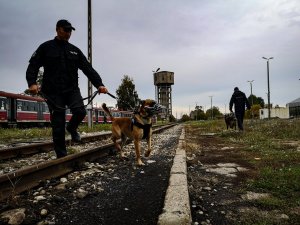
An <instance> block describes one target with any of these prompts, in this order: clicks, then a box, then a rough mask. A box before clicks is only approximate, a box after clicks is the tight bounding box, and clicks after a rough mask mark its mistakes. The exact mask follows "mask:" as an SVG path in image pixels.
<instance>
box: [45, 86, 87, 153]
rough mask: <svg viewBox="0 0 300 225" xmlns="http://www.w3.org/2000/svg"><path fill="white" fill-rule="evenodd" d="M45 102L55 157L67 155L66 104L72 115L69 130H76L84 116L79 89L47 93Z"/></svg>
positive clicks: (84, 111)
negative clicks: (59, 93)
mask: <svg viewBox="0 0 300 225" xmlns="http://www.w3.org/2000/svg"><path fill="white" fill-rule="evenodd" d="M47 98H48V99H47V104H48V107H49V111H50V120H51V126H52V139H53V144H54V150H55V153H56V156H57V158H60V157H63V156H66V155H67V149H66V144H65V141H66V139H65V127H66V106H67V107H69V108H70V110H71V113H72V117H71V119H70V121H69V124H68V128H69V130H74V131H75V130H76V129H77V128H78V126H79V124H80V123H81V121H82V120H83V119H84V117H85V116H86V110H85V107H84V104H83V100H82V97H81V94H80V91H79V90H76V91H71V92H67V93H63V94H61V95H47Z"/></svg>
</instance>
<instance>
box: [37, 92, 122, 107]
mask: <svg viewBox="0 0 300 225" xmlns="http://www.w3.org/2000/svg"><path fill="white" fill-rule="evenodd" d="M98 93H99V92H98V90H97V91H95V92H94V93H93V94H92V96H91V97H89V96H88V97H86V98H82V100H86V99H88V102H87V104H85V105H84V107H87V106H88V105H89V104H90V103H91V102H92V101H93V99H94V98H95V97H96V95H97V94H98ZM39 94H40V95H41V96H42V98H43V99H44V100H45V101H46V102H47V101H49V102H50V103H51V104H52V105H53V106H54V107H55V108H57V109H60V110H67V109H68V108H66V107H61V106H59V105H57V104H56V103H55V102H54V101H53V100H52V99H51V98H49V97H48V96H47V95H46V94H45V93H43V92H41V91H39ZM99 94H100V93H99ZM106 94H108V95H109V96H110V97H112V98H114V99H117V98H116V96H114V95H113V94H111V93H109V92H107V93H106Z"/></svg>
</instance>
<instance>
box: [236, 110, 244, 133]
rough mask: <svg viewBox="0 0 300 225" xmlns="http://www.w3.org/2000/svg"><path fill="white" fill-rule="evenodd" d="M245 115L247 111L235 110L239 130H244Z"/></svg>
mask: <svg viewBox="0 0 300 225" xmlns="http://www.w3.org/2000/svg"><path fill="white" fill-rule="evenodd" d="M244 115H245V111H244V112H235V117H236V120H237V124H238V128H239V130H244Z"/></svg>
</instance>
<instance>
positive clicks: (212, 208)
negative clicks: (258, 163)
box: [186, 128, 300, 225]
mask: <svg viewBox="0 0 300 225" xmlns="http://www.w3.org/2000/svg"><path fill="white" fill-rule="evenodd" d="M241 135H242V134H241ZM186 142H187V159H188V160H187V166H188V183H189V195H190V202H191V213H192V217H193V224H195V225H197V224H201V225H210V224H213V225H229V224H230V225H234V224H242V225H245V224H249V225H250V224H300V222H299V221H300V220H299V219H300V209H299V208H297V209H294V210H295V214H294V217H293V218H291V217H289V216H287V215H286V214H285V212H281V211H280V210H271V209H270V210H268V209H262V208H260V206H259V205H257V204H256V203H255V200H256V199H258V198H260V197H263V196H264V194H261V193H253V192H249V191H247V186H246V182H245V181H246V179H255V176H256V175H257V171H255V168H253V167H252V166H251V164H249V163H248V162H249V158H248V159H247V158H246V156H245V155H243V154H242V153H241V152H242V151H240V150H242V148H243V146H242V145H241V144H240V145H237V144H236V145H230V146H229V145H228V144H227V143H226V142H225V140H224V139H222V138H220V137H219V136H218V135H210V134H201V132H198V131H196V130H193V129H192V128H190V129H189V128H187V129H186ZM265 221H268V223H266V222H265Z"/></svg>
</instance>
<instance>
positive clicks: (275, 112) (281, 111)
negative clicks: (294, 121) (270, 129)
mask: <svg viewBox="0 0 300 225" xmlns="http://www.w3.org/2000/svg"><path fill="white" fill-rule="evenodd" d="M274 117H278V118H280V119H288V118H290V111H289V108H271V118H274ZM259 118H260V119H267V118H268V109H260V110H259Z"/></svg>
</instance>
